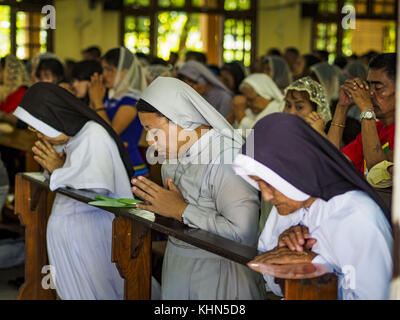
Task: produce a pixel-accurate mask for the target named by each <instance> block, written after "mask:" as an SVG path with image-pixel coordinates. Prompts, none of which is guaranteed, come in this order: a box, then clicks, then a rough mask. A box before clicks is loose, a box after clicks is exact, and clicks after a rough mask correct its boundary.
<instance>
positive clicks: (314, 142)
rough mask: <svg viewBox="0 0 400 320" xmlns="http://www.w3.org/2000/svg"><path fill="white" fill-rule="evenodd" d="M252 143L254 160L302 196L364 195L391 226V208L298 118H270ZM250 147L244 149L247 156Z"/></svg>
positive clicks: (257, 130)
mask: <svg viewBox="0 0 400 320" xmlns="http://www.w3.org/2000/svg"><path fill="white" fill-rule="evenodd" d="M249 139H254V151H253V152H254V157H252V158H254V160H256V161H258V162H259V163H261V164H262V165H264V166H266V167H267V168H269V169H271V170H272V171H274V172H275V173H276V174H278V175H279V176H280V177H282V178H283V179H285V180H286V181H287V182H289V183H290V184H291V185H293V186H294V187H296V188H297V189H299V190H301V191H302V192H304V193H306V194H308V195H310V196H312V197H317V198H321V199H323V200H325V201H328V200H329V199H331V198H332V197H334V196H337V195H340V194H343V193H345V192H347V191H351V190H361V191H364V192H365V193H367V194H368V195H369V196H370V197H371V198H372V199H373V200H375V202H376V203H377V204H378V205H379V206H380V207H381V209H382V211H383V212H384V213H385V215H386V217H387V218H388V219H389V223H390V221H391V220H390V210H389V208H388V207H387V206H386V204H385V203H384V202H383V200H382V199H381V198H380V197H379V195H378V194H377V193H376V192H375V190H374V189H373V188H372V187H371V186H370V185H369V183H368V182H367V181H366V180H365V179H364V178H363V177H362V176H361V174H360V173H359V172H358V171H357V170H356V169H355V167H354V165H353V164H352V163H351V162H350V161H349V160H347V159H346V158H345V157H344V156H343V155H342V153H341V152H340V151H339V150H338V149H337V148H336V147H335V146H334V145H333V144H331V143H330V142H329V141H328V140H327V139H326V138H324V137H323V136H321V135H320V134H319V133H318V132H317V131H315V130H314V129H313V128H312V127H311V126H310V125H308V124H307V123H306V122H305V121H304V120H303V119H301V118H299V117H298V116H295V115H289V114H283V113H274V114H271V115H268V116H267V117H265V118H263V119H261V120H260V121H259V122H258V123H257V124H256V125H255V127H254V130H253V132H252V133H251V135H250V136H249V137H248V139H247V141H249ZM250 141H251V140H250ZM248 143H249V142H246V144H245V145H244V146H243V149H242V153H243V154H244V155H246V150H248V149H246V148H248V147H247V144H248ZM248 156H251V155H248Z"/></svg>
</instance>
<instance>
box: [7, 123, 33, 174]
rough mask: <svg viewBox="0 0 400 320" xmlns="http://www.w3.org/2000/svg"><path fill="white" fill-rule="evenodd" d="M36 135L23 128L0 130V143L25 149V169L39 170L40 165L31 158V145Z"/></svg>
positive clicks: (17, 148) (21, 149) (30, 170)
mask: <svg viewBox="0 0 400 320" xmlns="http://www.w3.org/2000/svg"><path fill="white" fill-rule="evenodd" d="M36 140H37V136H36V134H35V133H34V132H32V131H29V130H23V129H14V131H13V132H11V133H4V132H0V145H2V146H5V147H9V148H13V149H16V150H20V151H25V152H26V154H25V170H26V171H29V172H32V171H40V166H39V165H38V164H37V162H36V161H34V160H33V152H32V147H33V144H34V143H35V141H36Z"/></svg>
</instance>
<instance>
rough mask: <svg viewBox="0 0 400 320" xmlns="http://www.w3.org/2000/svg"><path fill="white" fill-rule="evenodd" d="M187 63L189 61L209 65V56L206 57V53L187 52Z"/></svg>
mask: <svg viewBox="0 0 400 320" xmlns="http://www.w3.org/2000/svg"><path fill="white" fill-rule="evenodd" d="M185 58H186V61H189V60H196V61H198V62H201V63H204V64H207V56H206V55H205V53H203V52H199V51H187V52H186V56H185Z"/></svg>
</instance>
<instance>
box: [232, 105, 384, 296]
mask: <svg viewBox="0 0 400 320" xmlns="http://www.w3.org/2000/svg"><path fill="white" fill-rule="evenodd" d="M251 138H252V140H251V141H252V142H254V148H248V146H247V145H245V146H243V149H242V150H243V154H240V155H238V156H237V157H236V159H235V161H234V164H233V167H234V170H235V172H236V173H237V174H238V175H240V176H242V177H243V178H244V179H245V180H246V181H247V182H249V183H250V184H251V185H253V186H254V187H255V188H257V189H258V190H260V191H261V193H262V196H263V199H264V200H266V201H271V202H272V203H273V204H274V208H273V210H272V212H271V214H270V216H269V217H268V220H267V223H266V225H265V228H264V230H263V232H262V234H261V236H260V239H259V243H258V249H259V251H261V252H264V253H263V254H261V255H260V256H258V257H257V258H256V259H254V260H253V261H252V262H251V263H249V266H250V267H251V268H253V269H256V270H258V271H260V270H261V269H262V267H263V265H265V264H292V263H310V262H312V263H320V264H324V265H326V266H327V267H328V269H329V271H330V272H334V273H336V274H337V275H338V298H339V299H388V298H389V288H390V279H391V273H392V257H391V247H392V235H391V228H390V225H389V222H388V221H390V211H389V209H388V208H387V207H386V205H385V204H384V202H383V201H382V200H381V198H380V197H379V196H378V195H377V194H376V193H375V191H374V190H373V189H372V187H371V186H370V185H369V184H368V182H367V181H365V180H364V179H363V178H362V177H361V175H360V174H359V173H358V172H357V171H356V170H355V169H354V167H353V165H352V164H351V163H350V162H349V161H348V160H347V159H346V158H345V157H344V156H343V155H342V154H341V153H340V151H338V150H337V149H336V147H335V146H334V145H333V144H331V143H330V142H329V141H328V140H327V139H325V138H323V137H322V136H321V135H320V134H318V133H317V132H315V130H313V129H312V128H311V127H310V126H309V125H308V124H307V123H306V122H305V121H303V120H302V119H300V118H299V117H295V116H293V115H287V114H282V113H281V114H273V115H270V116H268V117H265V118H264V119H262V120H261V121H259V122H258V123H257V125H256V126H255V128H254V130H253V133H252V137H251ZM297 225H301V226H303V228H304V229H306V232H305V233H309V235H308V236H307V235H304V233H303V235H304V236H303V235H302V236H301V237H299V238H301V239H299V240H298V241H297V240H296V241H293V243H291V242H289V240H288V239H287V238H285V237H291V236H293V233H292V231H291V230H293V228H291V227H294V226H297ZM295 239H296V237H295ZM264 278H265V279H266V281H267V283H268V287H269V288H270V289H271V290H272V291H273V292H274V293H275V294H278V295H282V292H281V290H280V288H279V286H278V285H277V284H276V283H274V279H273V278H272V277H270V276H267V275H264ZM349 284H353V285H349Z"/></svg>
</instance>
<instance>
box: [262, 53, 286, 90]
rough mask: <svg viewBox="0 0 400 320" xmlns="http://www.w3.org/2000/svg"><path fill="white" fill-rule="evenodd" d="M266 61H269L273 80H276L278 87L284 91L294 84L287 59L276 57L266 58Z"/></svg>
mask: <svg viewBox="0 0 400 320" xmlns="http://www.w3.org/2000/svg"><path fill="white" fill-rule="evenodd" d="M265 61H268V64H269V66H270V68H271V72H272V76H271V77H272V80H274V82H275V84H276V85H277V87H278V88H279V89H280V90H281V91H283V89H285V88H286V87H287V86H288V85H289V84H290V83H291V82H292V74H291V72H290V69H289V65H288V64H287V62H286V60H285V59H283V58H281V57H276V56H270V57H266V58H265Z"/></svg>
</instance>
